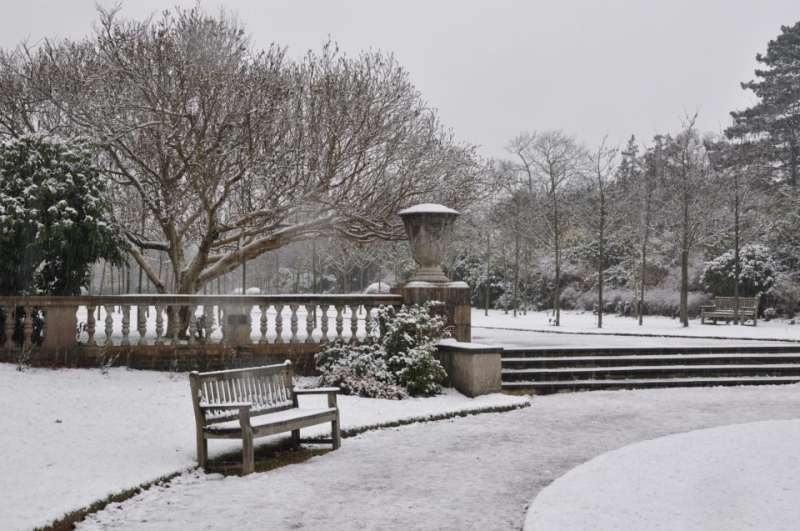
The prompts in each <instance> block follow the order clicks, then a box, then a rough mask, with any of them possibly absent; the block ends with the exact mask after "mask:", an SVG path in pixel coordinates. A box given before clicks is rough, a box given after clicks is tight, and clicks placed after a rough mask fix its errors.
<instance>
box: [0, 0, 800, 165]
mask: <svg viewBox="0 0 800 531" xmlns="http://www.w3.org/2000/svg"><path fill="white" fill-rule="evenodd" d="M98 3H99V4H100V5H103V6H107V7H110V6H111V5H113V2H108V1H103V0H100V1H99V2H98ZM175 5H180V6H186V7H191V6H194V5H195V2H194V0H186V1H184V0H170V1H156V0H135V1H133V0H128V1H127V2H125V3H123V11H122V12H123V15H126V16H128V17H131V18H137V19H140V18H144V17H146V16H148V15H150V14H152V13H154V12H160V11H162V10H163V9H165V8H169V7H171V6H175ZM220 5H224V6H225V7H226V8H227V9H229V10H230V11H233V12H235V13H237V14H238V16H239V19H240V20H241V21H242V22H244V24H245V25H246V28H247V31H248V32H249V33H251V34H252V36H253V40H254V42H255V43H256V45H257V46H258V47H260V48H266V47H268V46H269V44H270V43H272V42H275V43H277V44H280V45H283V46H288V48H289V51H290V53H291V54H295V55H302V54H303V53H305V52H306V51H307V50H308V49H319V48H320V46H321V44H322V42H323V41H324V40H326V38H327V36H328V35H330V37H331V39H332V40H334V41H337V42H338V43H339V46H340V48H341V49H342V50H344V51H345V52H347V53H348V54H351V55H352V54H357V53H358V52H359V51H360V50H365V49H369V48H372V49H379V50H383V51H387V52H392V53H394V55H395V57H396V58H397V59H398V61H399V62H400V64H401V65H403V66H404V67H405V68H406V69H407V70H408V71H409V72H410V74H411V78H412V80H413V82H414V84H415V85H416V86H417V88H418V89H419V90H420V91H421V92H422V95H423V97H424V98H425V99H426V100H427V101H428V103H429V104H430V105H431V106H432V107H435V108H437V109H438V110H439V116H440V118H441V120H442V123H443V124H444V125H446V126H447V127H449V128H452V129H453V130H454V131H455V134H456V136H457V138H458V139H459V140H461V141H464V142H469V143H472V144H476V145H479V146H480V153H481V154H482V155H484V156H487V157H502V156H504V155H505V152H504V149H503V148H504V146H505V145H506V144H507V143H508V141H509V140H510V139H511V138H513V137H514V136H515V135H517V134H518V133H520V132H522V131H534V130H547V129H563V130H564V131H566V132H568V133H570V134H574V135H576V136H577V137H578V139H579V140H581V141H583V142H585V143H587V144H588V145H590V146H592V145H595V144H596V143H598V142H599V141H600V140H601V139H602V137H603V135H605V134H606V133H608V134H609V138H610V139H611V140H612V141H613V143H617V142H622V143H624V142H625V141H626V140H627V138H628V137H629V136H630V135H631V134H635V135H636V136H637V138H638V139H639V140H640V142H649V140H650V139H651V138H652V136H653V135H654V134H655V133H667V132H671V131H675V130H677V129H678V128H680V125H681V118H682V117H683V116H684V115H685V113H689V114H692V113H693V112H694V111H695V110H699V113H700V118H699V125H700V127H701V128H702V129H703V130H709V131H720V130H721V129H723V128H724V127H725V126H726V125H727V124H728V121H729V114H728V113H729V112H730V111H731V110H734V109H742V108H745V107H747V106H749V105H750V104H752V103H753V95H752V94H751V93H749V92H746V91H743V90H742V89H741V88H740V85H739V83H740V82H741V81H746V80H749V79H752V78H753V71H754V70H755V68H756V66H757V63H756V61H755V55H756V53H759V52H764V51H765V50H766V45H767V42H768V41H769V40H770V39H773V38H775V37H776V36H777V35H778V34H779V33H780V27H781V25H789V26H791V25H793V24H795V23H796V22H798V21H800V1H798V0H758V1H755V0H751V1H745V0H602V1H601V0H597V1H592V0H583V1H578V0H548V1H539V0H530V1H527V2H525V1H521V0H516V1H512V0H491V1H474V0H473V1H470V0H462V1H455V0H447V1H445V0H442V1H437V0H428V1H422V0H394V1H390V2H382V1H378V0H373V1H369V0H338V1H322V0H315V1H302V0H226V1H224V2H220V1H215V0H204V1H203V2H202V6H203V7H204V8H205V9H206V10H207V11H216V10H217V9H218V6H220ZM0 6H1V7H0V46H2V47H4V48H8V47H12V46H14V45H16V44H17V43H19V42H20V41H21V40H22V39H25V38H28V39H29V40H30V41H31V42H35V41H37V40H39V39H41V38H42V37H54V36H58V37H75V38H77V37H81V36H84V35H86V34H88V33H89V32H90V31H91V25H92V22H93V21H95V20H97V13H96V11H95V2H94V0H51V1H45V0H0Z"/></svg>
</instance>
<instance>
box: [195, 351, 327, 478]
mask: <svg viewBox="0 0 800 531" xmlns="http://www.w3.org/2000/svg"><path fill="white" fill-rule="evenodd" d="M189 383H190V385H191V389H192V405H193V406H194V415H195V420H196V425H197V426H196V427H197V462H198V464H199V465H200V466H201V467H205V466H206V464H207V461H208V440H209V439H241V440H242V472H243V473H244V474H249V473H251V472H253V470H254V464H255V463H254V456H253V439H257V438H258V437H266V436H268V435H274V434H277V433H285V432H289V431H290V432H292V445H293V446H294V447H295V448H297V447H299V446H300V442H301V440H300V429H301V428H306V427H308V426H313V425H316V424H323V423H325V422H330V423H331V439H330V440H326V441H314V442H330V443H331V444H333V448H334V450H335V449H336V448H339V446H340V445H341V435H340V432H339V408H338V407H337V405H336V393H338V392H339V389H338V388H336V387H326V388H319V389H294V388H293V386H292V363H291V362H290V361H288V360H287V361H286V363H283V364H280V365H268V366H266V367H255V368H249V369H236V370H228V371H215V372H205V373H199V372H196V371H195V372H192V373H190V374H189ZM303 394H327V395H328V407H327V408H319V409H303V408H300V405H299V403H298V400H297V397H298V395H303Z"/></svg>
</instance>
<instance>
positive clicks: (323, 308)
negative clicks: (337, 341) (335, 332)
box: [319, 304, 329, 343]
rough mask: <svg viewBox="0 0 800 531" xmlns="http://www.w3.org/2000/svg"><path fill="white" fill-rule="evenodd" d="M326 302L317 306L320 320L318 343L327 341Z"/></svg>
mask: <svg viewBox="0 0 800 531" xmlns="http://www.w3.org/2000/svg"><path fill="white" fill-rule="evenodd" d="M328 307H329V305H328V304H323V305H321V306H320V307H319V310H320V312H322V315H321V321H322V337H321V338H319V342H320V343H327V342H328Z"/></svg>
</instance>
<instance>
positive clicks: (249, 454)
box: [242, 435, 256, 474]
mask: <svg viewBox="0 0 800 531" xmlns="http://www.w3.org/2000/svg"><path fill="white" fill-rule="evenodd" d="M255 469H256V466H255V455H254V453H253V437H252V435H251V436H250V437H248V436H246V435H245V436H243V437H242V474H251V473H253V472H254V471H255Z"/></svg>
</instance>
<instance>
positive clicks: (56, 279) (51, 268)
mask: <svg viewBox="0 0 800 531" xmlns="http://www.w3.org/2000/svg"><path fill="white" fill-rule="evenodd" d="M104 192H105V185H104V183H103V180H102V178H101V175H100V172H99V170H98V169H97V168H96V167H95V166H94V165H93V164H92V160H91V153H90V151H89V149H88V146H87V145H86V144H85V143H82V142H80V141H64V140H60V139H56V138H47V137H44V136H28V137H22V138H19V139H14V140H10V141H7V142H3V143H0V294H2V295H13V294H22V293H32V294H48V295H77V294H79V293H80V290H81V287H83V286H85V285H86V281H87V279H88V277H89V268H90V267H91V265H92V264H93V263H94V262H96V261H97V260H99V259H101V258H103V259H106V260H108V261H111V262H114V263H120V262H121V260H122V252H123V245H124V244H123V239H122V237H121V235H120V233H119V232H118V231H117V230H116V229H115V228H114V227H113V225H112V224H111V221H110V217H109V215H108V213H107V205H106V202H105V201H104V199H102V198H103V194H104Z"/></svg>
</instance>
